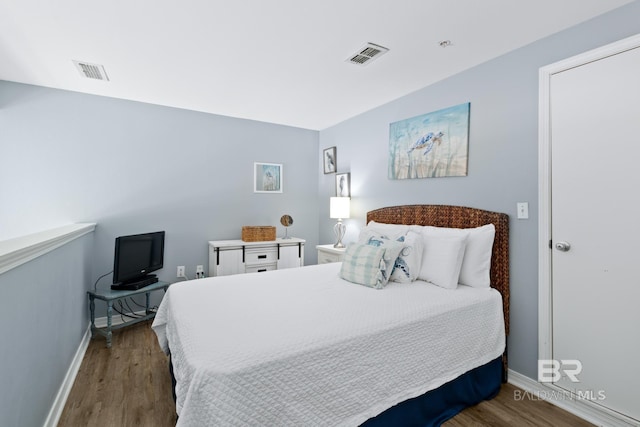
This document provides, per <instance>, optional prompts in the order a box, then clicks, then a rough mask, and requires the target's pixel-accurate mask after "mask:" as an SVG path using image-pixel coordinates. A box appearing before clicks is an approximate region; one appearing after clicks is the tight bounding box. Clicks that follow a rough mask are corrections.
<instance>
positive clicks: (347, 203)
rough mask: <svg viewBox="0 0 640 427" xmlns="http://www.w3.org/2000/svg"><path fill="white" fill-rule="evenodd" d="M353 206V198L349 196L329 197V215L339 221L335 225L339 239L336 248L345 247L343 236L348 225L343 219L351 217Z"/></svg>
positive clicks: (334, 229)
mask: <svg viewBox="0 0 640 427" xmlns="http://www.w3.org/2000/svg"><path fill="white" fill-rule="evenodd" d="M350 208H351V199H350V198H349V197H331V198H330V199H329V217H330V218H333V219H337V220H338V222H337V223H336V225H334V226H333V232H334V233H335V235H336V239H337V240H338V241H337V242H336V244H335V245H333V247H334V248H344V244H343V243H342V238H343V237H344V233H345V231H346V229H347V227H346V226H345V225H344V224H343V223H342V220H343V219H345V218H349V214H350V212H349V211H350Z"/></svg>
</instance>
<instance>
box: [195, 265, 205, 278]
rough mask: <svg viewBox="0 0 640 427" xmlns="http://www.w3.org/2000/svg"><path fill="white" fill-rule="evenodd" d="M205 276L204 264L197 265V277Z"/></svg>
mask: <svg viewBox="0 0 640 427" xmlns="http://www.w3.org/2000/svg"><path fill="white" fill-rule="evenodd" d="M203 277H204V265H197V266H196V279H202V278H203Z"/></svg>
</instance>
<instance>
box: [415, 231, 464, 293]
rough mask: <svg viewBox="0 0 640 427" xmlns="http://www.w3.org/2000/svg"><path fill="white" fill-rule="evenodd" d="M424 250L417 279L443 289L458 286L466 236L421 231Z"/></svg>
mask: <svg viewBox="0 0 640 427" xmlns="http://www.w3.org/2000/svg"><path fill="white" fill-rule="evenodd" d="M422 237H423V240H422V241H423V243H424V252H423V255H422V266H421V267H420V273H419V274H418V279H422V280H426V281H427V282H431V283H433V284H434V285H437V286H440V287H442V288H445V289H455V288H457V287H458V278H459V277H460V268H461V267H462V259H463V257H464V248H465V242H466V240H467V236H463V235H458V236H453V235H452V236H438V235H433V234H432V235H425V233H423V235H422Z"/></svg>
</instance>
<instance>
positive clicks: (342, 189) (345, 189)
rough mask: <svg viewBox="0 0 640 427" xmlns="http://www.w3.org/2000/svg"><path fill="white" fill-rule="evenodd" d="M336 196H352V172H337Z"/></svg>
mask: <svg viewBox="0 0 640 427" xmlns="http://www.w3.org/2000/svg"><path fill="white" fill-rule="evenodd" d="M336 196H338V197H351V174H350V173H337V174H336Z"/></svg>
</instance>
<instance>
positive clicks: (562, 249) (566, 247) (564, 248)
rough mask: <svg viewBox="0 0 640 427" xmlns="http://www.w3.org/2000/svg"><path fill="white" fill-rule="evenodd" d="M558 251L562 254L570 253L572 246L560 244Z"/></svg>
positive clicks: (557, 245) (557, 244)
mask: <svg viewBox="0 0 640 427" xmlns="http://www.w3.org/2000/svg"><path fill="white" fill-rule="evenodd" d="M556 249H557V250H559V251H560V252H569V249H571V245H570V244H569V243H568V242H558V243H556Z"/></svg>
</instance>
